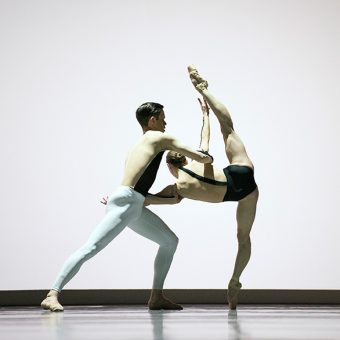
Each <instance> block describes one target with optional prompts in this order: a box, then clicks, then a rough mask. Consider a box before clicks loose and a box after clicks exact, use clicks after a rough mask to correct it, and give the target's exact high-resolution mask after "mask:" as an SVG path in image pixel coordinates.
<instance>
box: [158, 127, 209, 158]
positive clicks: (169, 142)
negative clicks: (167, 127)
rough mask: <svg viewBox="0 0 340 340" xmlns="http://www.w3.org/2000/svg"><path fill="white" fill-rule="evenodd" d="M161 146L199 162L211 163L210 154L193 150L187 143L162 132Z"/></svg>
mask: <svg viewBox="0 0 340 340" xmlns="http://www.w3.org/2000/svg"><path fill="white" fill-rule="evenodd" d="M162 143H163V148H164V149H167V150H173V151H176V152H178V153H180V154H182V155H184V156H187V157H189V158H191V159H193V160H195V161H197V162H199V163H212V162H213V159H212V157H211V156H209V155H206V154H203V153H201V152H199V151H195V150H194V149H192V148H190V147H189V146H187V145H184V144H182V142H180V141H179V140H177V139H176V138H175V137H173V136H170V135H168V134H166V133H163V136H162Z"/></svg>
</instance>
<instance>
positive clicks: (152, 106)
mask: <svg viewBox="0 0 340 340" xmlns="http://www.w3.org/2000/svg"><path fill="white" fill-rule="evenodd" d="M163 107H164V106H163V105H161V104H158V103H152V102H147V103H144V104H142V105H141V106H140V107H139V108H138V109H137V111H136V118H137V120H138V122H139V124H140V125H141V126H142V127H145V126H148V122H149V119H150V117H152V116H154V117H156V118H157V119H158V118H159V115H160V114H161V112H162V110H163Z"/></svg>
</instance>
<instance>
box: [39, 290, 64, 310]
mask: <svg viewBox="0 0 340 340" xmlns="http://www.w3.org/2000/svg"><path fill="white" fill-rule="evenodd" d="M58 294H59V293H58V292H57V291H56V290H50V291H49V293H48V294H47V297H46V299H45V300H43V301H42V302H41V304H40V305H41V307H42V308H44V309H49V310H50V311H52V312H62V311H63V310H64V307H63V306H62V305H61V304H60V303H59V301H58Z"/></svg>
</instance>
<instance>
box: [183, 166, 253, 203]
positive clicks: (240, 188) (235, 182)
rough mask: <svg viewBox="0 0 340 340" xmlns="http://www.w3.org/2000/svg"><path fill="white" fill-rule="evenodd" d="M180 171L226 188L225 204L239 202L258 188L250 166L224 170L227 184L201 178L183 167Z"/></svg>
mask: <svg viewBox="0 0 340 340" xmlns="http://www.w3.org/2000/svg"><path fill="white" fill-rule="evenodd" d="M179 169H180V170H182V171H184V172H186V173H187V174H188V175H190V176H192V177H194V178H197V179H198V180H199V181H202V182H205V183H209V184H212V185H219V186H226V187H227V192H226V194H225V196H224V198H223V202H225V201H239V200H241V199H242V198H244V197H246V196H248V195H249V194H250V193H252V192H253V191H254V190H255V189H256V188H257V185H256V182H255V179H254V171H253V169H252V168H250V167H249V166H244V165H235V164H234V165H229V166H227V167H226V168H224V169H223V172H224V174H225V176H226V178H227V182H221V181H215V180H214V179H210V178H206V177H203V176H200V175H198V174H196V173H195V172H193V171H191V170H189V169H186V168H183V167H180V168H179Z"/></svg>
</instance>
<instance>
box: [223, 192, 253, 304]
mask: <svg viewBox="0 0 340 340" xmlns="http://www.w3.org/2000/svg"><path fill="white" fill-rule="evenodd" d="M258 196H259V191H258V189H256V190H255V191H253V192H252V193H251V194H249V195H248V196H247V197H246V198H244V199H243V200H241V201H239V203H238V206H237V211H236V219H237V239H238V252H237V256H236V261H235V267H234V272H233V275H232V278H231V280H230V282H229V285H228V302H229V308H230V309H236V306H237V298H238V293H239V291H240V289H241V283H240V276H241V274H242V272H243V270H244V268H245V267H246V266H247V264H248V262H249V259H250V254H251V242H250V231H251V228H252V225H253V223H254V219H255V215H256V204H257V200H258Z"/></svg>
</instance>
